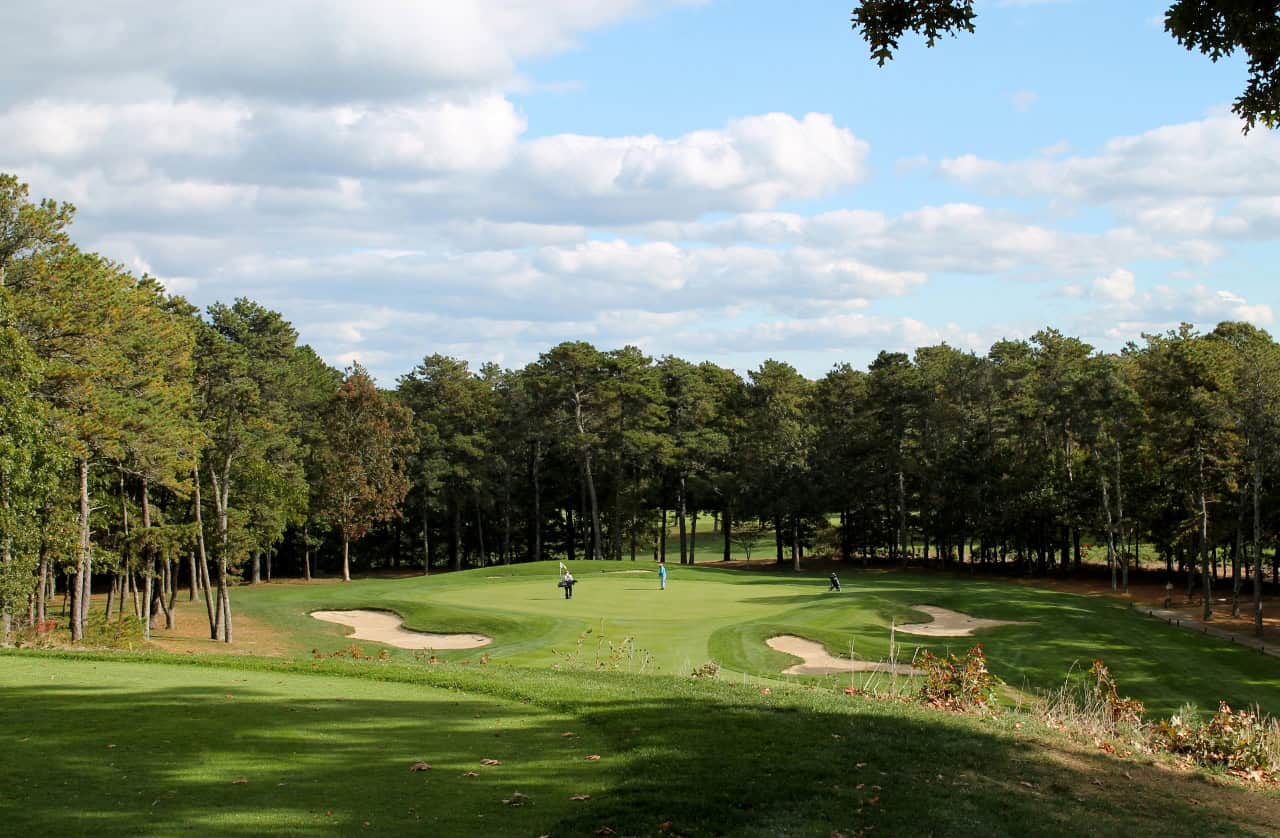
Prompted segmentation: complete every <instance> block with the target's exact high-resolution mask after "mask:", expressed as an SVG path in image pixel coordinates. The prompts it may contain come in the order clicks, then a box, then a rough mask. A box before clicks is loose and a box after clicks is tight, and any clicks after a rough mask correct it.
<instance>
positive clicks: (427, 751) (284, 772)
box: [0, 654, 1280, 836]
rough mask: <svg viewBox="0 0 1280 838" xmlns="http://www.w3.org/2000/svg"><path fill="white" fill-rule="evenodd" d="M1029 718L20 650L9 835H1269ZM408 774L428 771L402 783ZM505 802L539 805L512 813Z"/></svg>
mask: <svg viewBox="0 0 1280 838" xmlns="http://www.w3.org/2000/svg"><path fill="white" fill-rule="evenodd" d="M182 664H185V665H182ZM197 664H203V665H197ZM1024 721H1025V720H1022V721H1019V720H1018V719H1017V717H1016V716H1012V715H1010V716H1004V717H998V718H994V719H978V718H972V717H961V716H953V715H948V714H945V713H941V712H937V711H932V710H928V709H926V708H921V707H916V706H908V705H901V704H886V703H875V702H871V701H866V700H863V699H860V698H851V697H847V696H844V695H841V694H839V693H836V692H834V691H831V690H825V689H817V688H812V687H808V688H805V687H798V686H797V687H788V686H786V685H779V686H775V687H773V688H772V689H770V691H769V692H768V693H767V694H765V693H763V692H762V690H761V688H760V687H759V686H758V685H743V684H734V683H724V682H720V681H713V680H705V679H698V680H694V679H690V678H687V677H675V676H652V675H649V676H638V675H628V674H625V673H621V674H620V673H606V672H590V671H574V672H566V671H560V672H557V671H552V670H549V669H545V668H543V669H536V670H529V669H519V668H513V667H501V666H494V665H490V666H487V667H477V666H468V667H462V666H456V665H443V666H437V667H427V666H417V667H414V666H409V665H398V664H380V663H376V662H365V663H352V662H349V661H338V660H325V661H271V660H265V659H256V660H250V659H234V658H221V659H211V658H210V659H204V660H200V659H195V660H193V659H185V660H183V661H180V662H178V663H174V662H171V661H155V660H123V659H118V658H113V657H112V656H109V655H106V656H100V659H98V660H86V659H85V658H84V657H83V656H75V657H73V656H63V657H36V656H27V655H22V654H9V655H4V656H0V730H3V731H4V734H3V736H4V740H3V741H4V755H5V759H4V760H3V761H0V822H3V823H4V824H5V826H6V827H7V831H8V832H9V833H10V834H64V835H76V834H88V833H91V832H92V833H94V834H106V835H115V834H130V835H169V834H174V833H177V832H180V831H197V832H204V833H208V834H225V835H248V834H260V833H263V832H267V831H272V832H283V833H287V834H293V835H321V834H326V835H328V834H335V833H337V834H355V833H362V832H366V831H367V832H381V833H384V834H432V835H442V836H449V835H475V834H485V835H496V836H502V835H540V834H547V835H589V834H593V833H596V831H597V830H599V829H601V828H602V827H608V828H609V829H611V830H614V831H615V832H616V833H617V834H619V835H658V834H667V835H711V834H730V835H742V836H785V835H823V836H826V835H830V834H832V832H833V831H838V832H841V833H844V834H849V835H853V834H859V833H860V832H862V831H863V830H874V834H875V835H890V836H892V835H928V834H932V835H936V836H968V835H990V836H999V835H1045V836H1056V835H1063V836H1066V835H1078V834H1081V833H1083V832H1091V833H1095V834H1107V835H1110V834H1125V835H1129V836H1148V835H1150V836H1157V835H1159V836H1183V835H1185V836H1193V835H1194V836H1203V835H1268V834H1274V824H1275V823H1276V822H1277V819H1280V798H1278V797H1277V796H1276V795H1275V794H1272V793H1258V792H1250V791H1246V790H1244V789H1242V788H1239V787H1238V786H1234V785H1231V784H1223V783H1221V782H1219V781H1218V780H1216V779H1214V778H1212V777H1206V776H1205V775H1201V774H1196V775H1189V774H1184V773H1179V772H1174V771H1171V770H1168V769H1165V768H1162V767H1160V766H1156V765H1150V764H1144V763H1138V762H1133V761H1128V762H1123V761H1120V760H1117V759H1115V758H1113V757H1110V756H1107V755H1106V754H1103V753H1101V752H1099V751H1097V750H1094V749H1079V748H1075V747H1072V746H1069V745H1066V744H1064V743H1063V742H1062V741H1060V740H1059V739H1056V738H1054V736H1053V735H1052V734H1051V733H1050V732H1047V731H1043V730H1039V729H1037V728H1036V727H1035V726H1034V725H1033V724H1032V723H1030V722H1026V723H1025V724H1024ZM565 731H573V732H574V733H575V734H576V736H575V737H573V738H566V737H563V736H561V734H562V733H563V732H565ZM112 746H114V747H112ZM589 753H594V754H599V755H600V756H601V759H600V760H599V761H596V762H592V761H587V760H586V759H584V756H585V755H586V754H589ZM484 757H493V758H497V759H500V760H502V765H500V766H495V767H483V766H480V765H479V764H478V763H479V760H480V759H481V758H484ZM417 759H425V760H427V761H428V762H431V763H432V764H433V766H434V768H433V769H432V770H431V771H429V772H423V773H410V772H409V771H408V765H409V764H410V763H411V762H412V761H414V760H417ZM468 770H475V771H477V772H478V773H479V776H478V777H475V778H467V777H464V776H462V775H463V773H464V772H465V771H468ZM241 777H243V778H244V779H245V780H247V782H245V783H243V784H237V783H235V780H237V779H239V778H241ZM515 791H520V792H522V793H524V794H527V795H529V797H530V804H529V805H527V806H523V807H520V808H512V807H509V806H506V805H504V804H503V803H502V802H501V801H502V799H503V798H508V799H510V796H511V794H512V792H515ZM573 794H589V795H591V797H590V799H588V800H583V801H571V800H569V797H570V795H573ZM600 834H607V833H600Z"/></svg>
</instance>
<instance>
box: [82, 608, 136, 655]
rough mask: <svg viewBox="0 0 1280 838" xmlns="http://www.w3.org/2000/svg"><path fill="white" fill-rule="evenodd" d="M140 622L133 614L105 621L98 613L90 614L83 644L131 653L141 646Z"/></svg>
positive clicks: (104, 616)
mask: <svg viewBox="0 0 1280 838" xmlns="http://www.w3.org/2000/svg"><path fill="white" fill-rule="evenodd" d="M142 635H143V631H142V620H141V619H140V618H138V617H136V616H134V615H133V614H125V615H124V616H122V617H118V618H117V617H112V618H111V619H107V617H106V615H105V614H103V613H102V612H100V611H95V612H92V613H90V615H89V620H88V622H87V623H86V624H85V627H84V642H85V645H88V646H96V647H99V648H106V649H126V650H129V651H132V650H134V649H138V648H141V647H142V644H143V636H142Z"/></svg>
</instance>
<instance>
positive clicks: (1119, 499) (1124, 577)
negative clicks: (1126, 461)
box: [1116, 444, 1129, 594]
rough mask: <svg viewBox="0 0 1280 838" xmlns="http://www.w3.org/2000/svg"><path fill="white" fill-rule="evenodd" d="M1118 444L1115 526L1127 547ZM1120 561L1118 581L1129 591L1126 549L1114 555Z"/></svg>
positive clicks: (1127, 538)
mask: <svg viewBox="0 0 1280 838" xmlns="http://www.w3.org/2000/svg"><path fill="white" fill-rule="evenodd" d="M1121 459H1122V458H1121V456H1120V446H1119V445H1118V444H1117V445H1116V526H1117V527H1118V528H1119V531H1120V543H1121V544H1123V545H1125V547H1126V548H1127V547H1128V544H1129V533H1128V525H1127V523H1126V521H1125V518H1124V484H1122V483H1121V482H1120V466H1121ZM1116 558H1117V559H1119V560H1120V562H1121V568H1120V581H1121V585H1122V590H1123V591H1124V592H1125V593H1126V594H1127V593H1129V553H1128V551H1127V549H1126V550H1122V551H1120V553H1119V554H1118V555H1117V556H1116Z"/></svg>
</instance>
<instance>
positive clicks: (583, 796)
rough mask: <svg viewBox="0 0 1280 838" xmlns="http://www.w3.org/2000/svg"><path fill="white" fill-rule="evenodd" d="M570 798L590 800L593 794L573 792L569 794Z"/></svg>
mask: <svg viewBox="0 0 1280 838" xmlns="http://www.w3.org/2000/svg"><path fill="white" fill-rule="evenodd" d="M569 799H570V800H590V799H591V795H589V794H571V795H569Z"/></svg>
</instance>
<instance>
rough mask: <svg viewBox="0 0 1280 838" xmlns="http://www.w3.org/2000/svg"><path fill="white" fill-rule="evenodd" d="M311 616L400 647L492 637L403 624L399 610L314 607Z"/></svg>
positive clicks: (458, 645) (469, 645) (470, 645)
mask: <svg viewBox="0 0 1280 838" xmlns="http://www.w3.org/2000/svg"><path fill="white" fill-rule="evenodd" d="M311 616H312V617H315V618H316V619H317V620H324V621H325V622H326V623H338V624H340V625H344V626H351V627H352V628H353V629H355V631H354V632H352V633H351V634H349V635H347V636H348V637H351V638H354V639H355V640H372V641H374V642H375V643H385V644H387V645H388V646H395V647H397V648H400V649H475V648H477V647H479V646H488V645H489V644H490V643H492V642H493V638H492V637H485V636H484V635H483V634H428V633H427V632H424V631H409V630H408V629H405V628H402V627H401V625H400V624H401V623H403V622H404V620H402V619H400V616H399V615H398V614H390V613H388V612H386V611H312V612H311Z"/></svg>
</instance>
